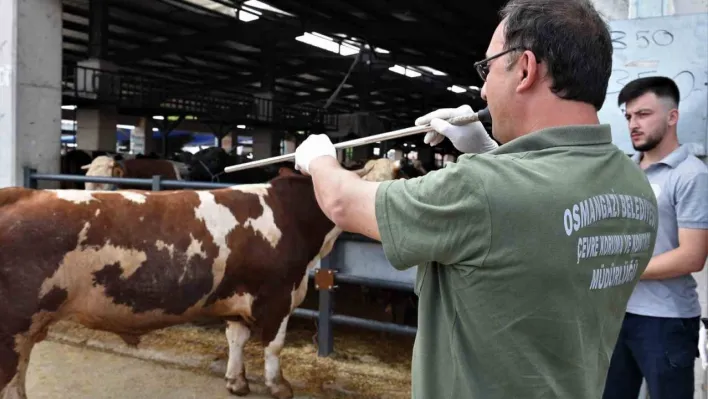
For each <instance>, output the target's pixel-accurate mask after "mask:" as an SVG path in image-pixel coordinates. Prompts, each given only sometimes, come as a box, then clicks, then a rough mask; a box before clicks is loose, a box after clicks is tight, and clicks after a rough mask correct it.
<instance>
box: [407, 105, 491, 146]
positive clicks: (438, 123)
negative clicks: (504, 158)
mask: <svg viewBox="0 0 708 399" xmlns="http://www.w3.org/2000/svg"><path fill="white" fill-rule="evenodd" d="M472 112H474V111H473V110H472V107H470V106H469V105H462V106H460V107H457V108H441V109H439V110H437V111H433V112H431V113H429V114H427V115H424V116H421V117H420V118H418V119H416V120H415V124H416V125H417V126H422V125H427V124H430V126H432V127H433V129H435V131H433V132H428V133H427V134H426V135H425V138H423V142H424V143H425V144H430V146H431V147H432V146H435V145H438V144H440V143H441V142H442V141H443V140H444V139H445V137H447V138H449V139H450V141H451V142H452V145H454V146H455V148H457V149H458V150H459V151H461V152H463V153H467V154H469V153H475V154H479V153H483V152H487V151H491V150H493V149H495V148H497V147H498V146H499V145H497V143H496V142H495V141H494V140H492V139H491V138H490V137H489V135H488V134H487V130H486V129H485V128H484V126H483V125H482V123H481V122H472V123H468V124H466V125H461V126H455V125H451V124H450V123H448V122H447V121H445V120H443V119H449V118H452V117H454V116H460V115H465V114H470V113H472Z"/></svg>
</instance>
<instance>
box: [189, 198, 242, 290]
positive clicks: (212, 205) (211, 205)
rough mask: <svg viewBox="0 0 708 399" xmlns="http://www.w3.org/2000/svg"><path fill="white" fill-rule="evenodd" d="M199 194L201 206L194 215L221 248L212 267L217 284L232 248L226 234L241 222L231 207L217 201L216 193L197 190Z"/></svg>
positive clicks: (195, 210)
mask: <svg viewBox="0 0 708 399" xmlns="http://www.w3.org/2000/svg"><path fill="white" fill-rule="evenodd" d="M197 195H198V196H199V206H197V207H196V208H194V215H195V217H196V218H197V220H201V221H203V222H204V225H205V226H206V229H207V231H208V232H209V234H211V237H212V239H213V240H214V244H216V246H217V247H218V248H219V255H218V256H217V258H216V259H214V266H213V267H212V273H213V274H214V286H216V285H217V284H218V283H219V282H220V281H221V278H222V277H223V275H224V272H225V270H226V259H228V257H229V254H230V253H231V249H229V246H228V244H227V242H226V236H228V235H229V233H230V232H231V231H232V230H233V229H234V228H236V226H238V224H239V223H238V220H236V217H235V216H234V215H233V213H231V210H230V209H229V208H227V207H225V206H224V205H221V204H217V203H216V199H215V198H214V194H212V193H210V192H208V191H197Z"/></svg>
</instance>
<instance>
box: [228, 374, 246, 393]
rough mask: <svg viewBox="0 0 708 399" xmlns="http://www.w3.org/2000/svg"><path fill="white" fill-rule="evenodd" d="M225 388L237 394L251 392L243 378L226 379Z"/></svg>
mask: <svg viewBox="0 0 708 399" xmlns="http://www.w3.org/2000/svg"><path fill="white" fill-rule="evenodd" d="M226 389H228V390H229V392H231V393H232V394H234V395H237V396H246V395H248V394H249V393H251V388H249V387H248V381H246V379H245V378H234V379H227V380H226Z"/></svg>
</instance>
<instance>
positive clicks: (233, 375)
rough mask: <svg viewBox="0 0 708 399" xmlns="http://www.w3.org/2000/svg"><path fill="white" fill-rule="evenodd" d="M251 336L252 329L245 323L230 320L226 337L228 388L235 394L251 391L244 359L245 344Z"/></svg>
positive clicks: (246, 393) (241, 394)
mask: <svg viewBox="0 0 708 399" xmlns="http://www.w3.org/2000/svg"><path fill="white" fill-rule="evenodd" d="M250 336H251V330H250V329H249V328H248V327H246V326H245V325H244V324H243V323H240V322H237V321H229V322H228V325H227V326H226V339H227V340H228V342H229V361H228V365H227V366H226V388H227V389H228V390H229V392H231V393H233V394H234V395H239V396H245V395H248V394H249V392H251V390H250V388H249V387H248V381H247V380H246V367H245V364H244V359H243V346H244V345H245V344H246V341H248V338H249V337H250Z"/></svg>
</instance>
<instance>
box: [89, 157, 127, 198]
mask: <svg viewBox="0 0 708 399" xmlns="http://www.w3.org/2000/svg"><path fill="white" fill-rule="evenodd" d="M81 169H83V170H85V171H86V176H99V177H123V176H125V171H124V170H123V168H122V167H121V166H120V164H119V163H118V162H116V160H115V159H113V158H112V157H110V156H106V155H101V156H98V157H96V158H94V160H93V161H92V162H91V163H90V164H88V165H84V166H82V167H81ZM114 187H115V185H113V184H109V183H86V190H91V191H95V190H112V189H114Z"/></svg>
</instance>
